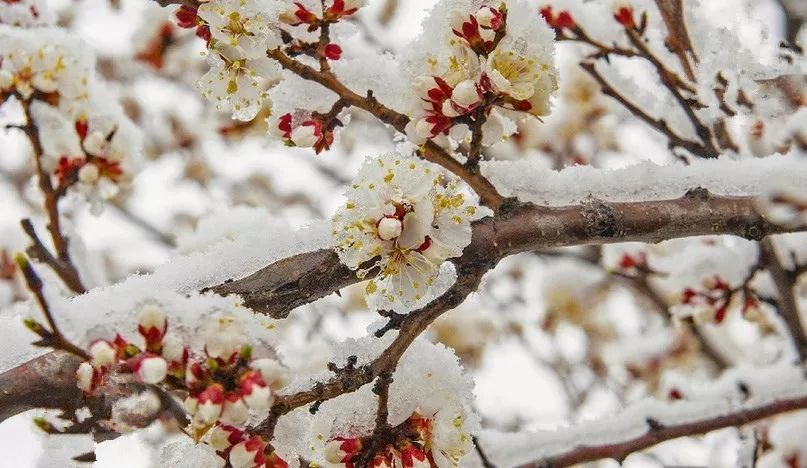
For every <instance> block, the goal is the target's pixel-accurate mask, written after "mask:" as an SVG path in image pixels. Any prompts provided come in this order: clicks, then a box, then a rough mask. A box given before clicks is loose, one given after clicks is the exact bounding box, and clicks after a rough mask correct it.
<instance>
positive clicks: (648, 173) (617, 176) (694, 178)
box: [481, 155, 807, 206]
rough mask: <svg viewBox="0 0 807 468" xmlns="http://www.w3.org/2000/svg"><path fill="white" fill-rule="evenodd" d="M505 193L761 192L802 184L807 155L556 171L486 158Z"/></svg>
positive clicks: (551, 198)
mask: <svg viewBox="0 0 807 468" xmlns="http://www.w3.org/2000/svg"><path fill="white" fill-rule="evenodd" d="M481 166H482V174H484V175H485V176H486V177H488V178H489V179H490V180H491V182H493V185H494V186H496V189H497V190H498V191H499V192H500V193H501V194H502V195H504V196H514V197H518V199H519V200H521V201H525V202H526V201H528V202H532V203H536V204H539V205H547V206H563V205H571V204H574V203H579V202H580V201H582V200H584V199H586V197H588V196H593V197H596V198H599V199H602V200H606V201H611V202H627V201H636V200H637V199H638V198H639V197H641V200H664V199H670V198H676V197H680V196H681V195H683V194H684V193H686V192H687V191H688V190H690V189H693V188H696V187H702V188H705V189H707V190H709V191H710V192H712V193H716V194H720V195H733V196H756V195H762V194H765V193H766V192H768V191H769V190H772V189H781V188H796V187H803V184H804V180H805V179H807V160H805V159H803V158H794V157H790V156H782V155H774V156H769V157H766V158H760V159H743V160H729V159H728V158H721V159H709V160H703V159H697V160H694V161H692V163H691V164H689V165H683V164H673V165H667V166H659V165H657V164H654V163H651V162H643V163H640V164H636V165H632V166H628V167H625V168H621V169H600V168H594V167H591V166H575V167H568V168H565V169H563V170H561V171H553V170H551V169H548V168H546V167H545V166H542V165H540V164H539V163H537V162H535V161H534V160H518V161H487V162H483V163H482V164H481Z"/></svg>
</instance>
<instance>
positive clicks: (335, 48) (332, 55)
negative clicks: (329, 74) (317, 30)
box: [323, 43, 342, 60]
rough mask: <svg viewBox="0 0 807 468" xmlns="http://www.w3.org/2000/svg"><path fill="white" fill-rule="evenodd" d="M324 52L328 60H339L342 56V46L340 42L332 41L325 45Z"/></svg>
mask: <svg viewBox="0 0 807 468" xmlns="http://www.w3.org/2000/svg"><path fill="white" fill-rule="evenodd" d="M323 52H324V53H325V57H326V58H327V59H328V60H339V59H340V58H341V57H342V48H341V47H339V44H334V43H330V44H328V45H326V46H325V50H324V51H323Z"/></svg>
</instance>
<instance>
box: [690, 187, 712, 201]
mask: <svg viewBox="0 0 807 468" xmlns="http://www.w3.org/2000/svg"><path fill="white" fill-rule="evenodd" d="M710 196H711V193H709V190H707V189H705V188H703V187H695V188H691V189H689V190H687V191H686V193H685V194H684V198H688V199H691V200H701V201H706V200H708V199H709V197H710Z"/></svg>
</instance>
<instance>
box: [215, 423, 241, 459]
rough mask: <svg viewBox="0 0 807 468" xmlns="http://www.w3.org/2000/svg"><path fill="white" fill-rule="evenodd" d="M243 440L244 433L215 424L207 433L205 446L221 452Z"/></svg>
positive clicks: (227, 426)
mask: <svg viewBox="0 0 807 468" xmlns="http://www.w3.org/2000/svg"><path fill="white" fill-rule="evenodd" d="M243 440H244V431H242V430H240V429H238V428H236V427H233V426H229V425H226V424H216V425H215V426H214V427H213V428H212V429H210V431H209V432H208V433H207V444H208V445H210V446H211V447H213V448H214V449H215V450H216V451H219V452H223V451H225V450H227V449H229V448H230V447H232V446H233V445H235V444H237V443H239V442H241V441H243Z"/></svg>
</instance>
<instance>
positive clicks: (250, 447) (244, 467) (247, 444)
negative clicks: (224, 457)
mask: <svg viewBox="0 0 807 468" xmlns="http://www.w3.org/2000/svg"><path fill="white" fill-rule="evenodd" d="M265 448H266V442H265V441H264V440H263V438H261V437H260V436H255V437H252V438H249V439H247V440H245V441H244V442H241V443H239V444H237V445H235V446H234V447H233V448H232V450H230V458H229V459H230V464H231V465H232V466H233V468H254V467H256V466H258V465H262V464H263V463H264V462H265V461H266V455H265V454H264V453H263V451H264V449H265Z"/></svg>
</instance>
